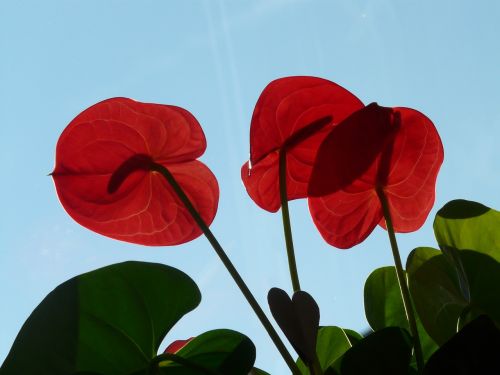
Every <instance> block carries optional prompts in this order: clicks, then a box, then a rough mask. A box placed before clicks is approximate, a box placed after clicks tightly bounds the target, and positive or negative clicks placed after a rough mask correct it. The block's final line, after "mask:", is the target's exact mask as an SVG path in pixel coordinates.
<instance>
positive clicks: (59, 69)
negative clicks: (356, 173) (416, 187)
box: [0, 0, 500, 375]
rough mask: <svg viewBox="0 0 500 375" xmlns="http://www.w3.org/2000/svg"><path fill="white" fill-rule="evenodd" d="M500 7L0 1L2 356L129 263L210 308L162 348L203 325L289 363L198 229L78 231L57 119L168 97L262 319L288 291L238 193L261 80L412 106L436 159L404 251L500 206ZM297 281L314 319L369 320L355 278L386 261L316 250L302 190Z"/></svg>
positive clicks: (385, 256)
mask: <svg viewBox="0 0 500 375" xmlns="http://www.w3.org/2000/svg"><path fill="white" fill-rule="evenodd" d="M499 19H500V2H498V1H496V0H491V1H487V0H483V1H475V2H473V1H460V0H447V1H445V0H442V1H436V0H429V1H427V0H420V1H413V0H408V1H388V0H379V1H373V0H325V1H313V0H309V1H308V0H295V1H292V0H289V1H286V0H255V1H244V0H232V1H229V0H227V1H223V0H177V1H173V0H170V1H166V0H165V1H160V0H158V1H146V0H145V1H126V0H107V1H105V0H85V1H83V0H81V1H76V0H60V1H54V0H43V1H38V0H33V1H23V0H2V1H0V145H1V147H0V157H1V159H0V160H1V165H2V177H1V184H0V197H1V198H0V207H1V211H0V215H1V216H0V296H1V298H2V303H0V317H1V319H0V362H1V361H3V359H4V358H5V356H6V355H7V352H8V350H9V348H10V346H11V344H12V342H13V340H14V338H15V336H16V334H17V332H18V330H19V329H20V327H21V325H22V324H23V322H24V321H25V319H26V318H27V317H28V315H29V314H30V313H31V311H32V310H33V309H34V308H35V306H36V305H37V304H38V303H39V302H40V301H41V300H42V299H43V297H44V296H45V295H46V294H47V293H49V292H50V291H51V290H52V289H53V288H54V287H56V286H57V285H58V284H60V283H62V282H63V281H65V280H66V279H68V278H70V277H72V276H74V275H77V274H80V273H83V272H87V271H89V270H92V269H95V268H99V267H102V266H105V265H108V264H111V263H116V262H121V261H125V260H131V259H134V260H144V261H152V262H163V263H166V264H169V265H171V266H174V267H177V268H179V269H181V270H183V271H184V272H186V273H187V274H188V275H190V276H191V277H192V278H193V279H194V280H195V281H196V282H197V284H198V285H199V287H200V289H201V291H202V294H203V301H202V303H201V305H200V306H199V308H198V309H197V310H195V311H194V312H192V313H190V314H188V315H187V316H185V317H184V319H183V320H182V321H181V322H180V323H179V324H178V326H176V327H175V328H174V329H173V330H172V331H171V333H170V334H169V335H168V336H167V339H166V342H165V343H167V341H168V342H170V341H172V340H175V339H179V338H186V337H190V336H195V335H197V334H199V333H201V332H203V331H207V330H210V329H214V328H231V329H235V330H238V331H240V332H243V333H245V334H246V335H248V336H249V337H250V338H251V339H252V340H253V341H254V343H255V344H256V346H257V362H256V364H257V365H258V366H259V367H261V368H263V369H265V370H267V371H268V372H270V373H272V374H273V375H274V374H278V375H279V374H286V373H287V369H286V366H285V364H284V362H283V361H282V359H281V358H280V356H279V354H278V352H277V351H276V350H275V349H274V347H273V345H272V343H271V341H270V340H269V339H268V338H267V336H266V334H265V332H264V330H263V328H262V327H261V326H260V323H259V322H258V320H257V318H255V317H254V315H253V314H252V312H251V310H250V308H249V307H248V306H247V304H246V302H245V301H244V299H243V297H242V296H241V295H240V292H239V290H238V289H237V288H236V287H235V285H234V284H233V282H232V280H231V279H230V277H229V275H228V274H227V272H226V271H225V269H224V268H223V267H222V265H221V263H220V262H219V260H218V259H217V258H216V256H215V254H214V253H213V251H212V249H211V248H210V246H209V244H208V242H207V241H206V239H205V238H203V237H200V238H199V239H197V240H195V241H193V242H191V243H188V244H185V245H182V246H178V247H171V248H147V247H140V246H135V245H131V244H126V243H122V242H118V241H114V240H111V239H109V238H105V237H102V236H99V235H97V234H95V233H93V232H90V231H88V230H87V229H85V228H83V227H81V226H79V225H78V224H76V223H75V222H74V221H73V220H72V219H71V218H70V217H69V216H68V215H67V214H66V213H65V212H64V210H63V208H62V207H61V205H60V204H59V202H58V199H57V197H56V194H55V189H54V186H53V183H52V180H51V178H50V177H47V174H48V173H49V172H51V170H52V168H53V165H54V150H55V144H56V142H57V139H58V137H59V135H60V133H61V131H62V130H63V129H64V127H65V126H66V125H67V124H68V123H69V121H71V119H72V118H73V117H75V116H76V115H77V114H78V113H79V112H80V111H82V110H83V109H85V108H87V107H88V106H90V105H92V104H94V103H96V102H98V101H100V100H103V99H106V98H109V97H114V96H126V97H131V98H134V99H136V100H139V101H145V102H154V103H164V104H174V105H178V106H182V107H184V108H186V109H188V110H189V111H191V112H192V113H193V114H194V115H195V116H196V117H197V119H198V120H199V121H200V123H201V124H202V126H203V128H204V130H205V133H206V137H207V141H208V149H207V152H206V154H205V155H204V156H203V158H202V160H203V161H204V162H205V163H206V164H207V165H208V166H209V167H210V168H211V169H212V171H213V172H214V174H215V175H216V176H217V178H218V181H219V184H220V190H221V197H220V205H219V210H218V214H217V216H216V218H215V221H214V223H213V225H212V230H213V232H214V233H215V235H216V236H217V237H218V238H219V240H220V242H221V244H222V245H223V246H224V247H225V249H226V251H227V252H228V254H229V256H230V257H231V259H232V260H233V261H234V263H235V265H236V266H237V268H238V269H239V270H240V272H241V274H242V275H243V277H244V279H245V280H246V281H247V282H248V284H249V286H250V288H251V289H252V290H253V291H254V293H255V295H256V297H257V299H258V300H259V301H260V302H261V303H262V304H263V306H264V307H265V310H266V311H268V308H267V303H266V295H267V291H268V290H269V289H270V288H271V287H273V286H278V287H281V288H283V289H286V290H287V291H290V290H291V285H290V281H289V276H288V271H287V270H288V266H287V261H286V255H285V249H284V239H283V234H282V228H281V216H280V214H279V213H278V214H270V213H267V212H264V211H262V210H261V209H259V208H258V207H257V206H256V205H255V204H254V203H253V202H252V201H251V200H250V198H249V197H248V196H247V194H246V192H245V189H244V187H243V185H242V183H241V180H240V167H241V165H242V163H243V162H244V161H245V160H246V159H247V158H248V151H249V140H248V134H249V125H250V118H251V114H252V111H253V108H254V105H255V102H256V100H257V98H258V96H259V94H260V92H261V91H262V89H263V88H264V87H265V85H266V84H267V83H268V82H270V81H271V80H273V79H275V78H278V77H283V76H289V75H313V76H319V77H323V78H327V79H330V80H332V81H334V82H337V83H339V84H341V85H342V86H344V87H346V88H347V89H349V90H350V91H352V92H353V93H354V94H355V95H357V96H358V97H359V98H360V99H361V100H362V101H363V102H365V103H366V104H368V103H370V102H373V101H376V102H378V103H379V104H380V105H385V106H406V107H412V108H415V109H418V110H420V111H421V112H423V113H425V114H426V115H427V116H428V117H430V118H431V119H432V120H433V121H434V123H435V124H436V127H437V129H438V131H439V133H440V134H441V137H442V140H443V144H444V149H445V161H444V164H443V167H442V169H441V172H440V174H439V176H438V184H437V200H436V205H435V207H434V209H433V211H432V212H431V215H430V217H429V219H428V220H427V222H426V224H425V225H424V227H423V228H422V229H421V230H420V231H419V232H417V233H412V234H407V235H400V236H398V239H399V240H400V247H401V249H402V253H403V254H402V255H403V257H404V258H406V255H407V254H408V252H409V251H410V250H411V249H413V248H414V247H417V246H420V245H431V246H432V245H434V243H435V241H434V238H433V235H432V217H433V216H434V213H435V211H436V209H438V208H439V207H441V206H442V205H443V204H444V203H446V202H447V201H448V200H451V199H455V198H466V199H471V200H477V201H480V202H482V203H484V204H486V205H489V206H490V207H494V208H497V209H498V208H500V178H499V169H500V156H499V155H500V153H499V151H498V149H497V147H498V142H499V141H500V111H499V110H500V106H499V103H500V89H499V88H500V47H499V40H500V23H499ZM290 209H291V215H292V227H293V230H294V237H295V246H296V251H297V258H298V259H297V260H298V267H299V275H300V278H301V284H302V287H303V289H304V290H306V291H308V292H310V293H311V294H312V295H313V296H314V297H315V298H316V300H317V302H318V303H319V305H320V308H321V324H322V325H339V326H342V327H347V328H352V329H357V330H362V329H364V328H365V327H367V323H366V320H365V317H364V312H363V285H364V281H365V279H366V277H367V276H368V274H369V273H370V272H371V271H372V270H373V269H375V268H377V267H380V266H384V265H391V264H392V258H391V253H390V249H389V243H388V239H387V237H386V233H385V232H384V231H383V230H382V229H380V228H377V229H376V230H375V231H374V232H373V234H372V235H371V236H370V237H369V238H368V239H367V240H366V241H365V242H364V243H363V244H361V245H359V246H356V247H355V248H353V249H351V250H346V251H341V250H337V249H335V248H332V247H330V246H329V245H327V244H326V243H325V242H324V241H323V240H322V239H321V237H320V235H319V234H318V232H317V231H316V229H315V227H314V225H313V224H312V221H311V218H310V216H309V213H308V210H307V202H306V201H305V200H299V201H294V202H292V203H291V206H290Z"/></svg>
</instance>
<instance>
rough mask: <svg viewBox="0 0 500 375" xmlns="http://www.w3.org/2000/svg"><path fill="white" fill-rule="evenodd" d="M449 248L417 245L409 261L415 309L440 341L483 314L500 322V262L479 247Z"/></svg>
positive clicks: (408, 268)
mask: <svg viewBox="0 0 500 375" xmlns="http://www.w3.org/2000/svg"><path fill="white" fill-rule="evenodd" d="M447 251H448V255H444V254H443V253H441V252H440V251H439V250H435V249H430V248H417V249H415V250H413V251H412V253H411V254H410V256H409V257H408V265H407V270H408V274H409V278H410V292H411V295H412V297H413V300H414V302H415V307H416V310H417V312H418V315H419V317H420V319H421V321H422V324H423V325H424V327H425V329H426V331H427V332H428V333H429V335H430V336H431V337H432V338H433V339H434V340H435V341H436V342H437V343H438V344H439V345H442V344H444V343H445V342H446V341H447V340H448V339H449V338H451V337H452V336H453V335H454V334H455V333H456V332H457V330H458V329H459V328H460V327H461V326H463V325H464V324H466V323H467V322H469V321H471V320H472V319H474V318H475V317H477V316H478V315H480V314H488V315H489V316H490V317H491V318H492V319H493V320H494V321H495V322H496V323H497V324H499V323H500V298H499V296H500V263H498V262H496V261H495V260H494V259H493V258H491V257H490V256H488V255H484V254H481V253H478V252H476V251H470V250H456V249H453V248H448V249H447ZM464 283H465V284H464Z"/></svg>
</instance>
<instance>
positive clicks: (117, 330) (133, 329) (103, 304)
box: [1, 262, 201, 375]
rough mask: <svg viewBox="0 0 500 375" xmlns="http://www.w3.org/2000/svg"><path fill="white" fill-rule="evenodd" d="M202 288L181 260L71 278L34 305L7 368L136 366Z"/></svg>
mask: <svg viewBox="0 0 500 375" xmlns="http://www.w3.org/2000/svg"><path fill="white" fill-rule="evenodd" d="M200 300H201V296H200V292H199V290H198V288H197V286H196V284H195V283H194V282H193V281H192V280H191V279H190V278H189V277H188V276H187V275H186V274H184V273H182V272H181V271H179V270H176V269H175V268H172V267H168V266H165V265H161V264H155V263H143V262H125V263H119V264H114V265H111V266H108V267H104V268H100V269H97V270H95V271H92V272H89V273H85V274H82V275H79V276H77V277H75V278H73V279H70V280H68V281H66V282H65V283H63V284H61V285H60V286H58V287H57V288H56V289H54V291H52V292H51V293H50V294H49V295H47V297H46V298H45V299H44V300H43V301H42V302H41V303H40V305H39V306H38V307H37V308H36V309H35V310H34V311H33V312H32V314H31V315H30V317H29V318H28V320H27V321H26V322H25V324H24V325H23V327H22V329H21V331H20V332H19V334H18V336H17V338H16V340H15V342H14V344H13V346H12V349H11V351H10V353H9V355H8V356H7V359H6V360H5V362H4V364H3V365H2V369H1V372H2V375H10V374H12V375H19V374H23V375H31V374H33V375H34V374H36V375H58V374H60V375H67V374H74V373H81V374H83V373H87V374H88V373H101V374H106V375H113V374H116V375H122V374H131V373H133V372H137V371H141V369H144V368H148V366H149V363H150V361H151V359H152V358H153V357H155V356H156V353H157V351H158V347H159V345H160V343H161V341H162V340H163V338H164V337H165V335H166V334H167V333H168V331H169V330H170V329H171V328H172V327H173V325H174V324H175V323H176V322H177V321H178V320H179V319H180V318H181V317H182V316H183V315H184V314H186V313H188V312H189V311H191V310H193V309H194V308H195V307H196V306H197V305H198V304H199V302H200Z"/></svg>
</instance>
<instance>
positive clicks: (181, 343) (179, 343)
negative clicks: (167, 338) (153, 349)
mask: <svg viewBox="0 0 500 375" xmlns="http://www.w3.org/2000/svg"><path fill="white" fill-rule="evenodd" d="M192 339H194V337H190V338H188V339H187V340H176V341H174V342H172V343H171V344H170V345H169V346H167V348H166V349H165V351H164V353H171V354H175V353H177V352H178V351H179V350H181V349H182V348H183V347H185V346H186V345H187V344H188V343H189V342H190V341H191V340H192Z"/></svg>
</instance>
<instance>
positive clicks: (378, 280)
mask: <svg viewBox="0 0 500 375" xmlns="http://www.w3.org/2000/svg"><path fill="white" fill-rule="evenodd" d="M364 299H365V314H366V319H367V320H368V323H369V324H370V327H372V328H373V330H375V331H378V330H379V329H382V328H385V327H401V328H405V329H406V330H408V329H409V327H408V321H407V319H406V314H405V310H404V306H403V300H402V298H401V290H400V289H399V283H398V279H397V276H396V268H395V267H382V268H378V269H376V270H375V271H373V272H372V273H371V274H370V276H368V278H367V279H366V282H365V290H364Z"/></svg>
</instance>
